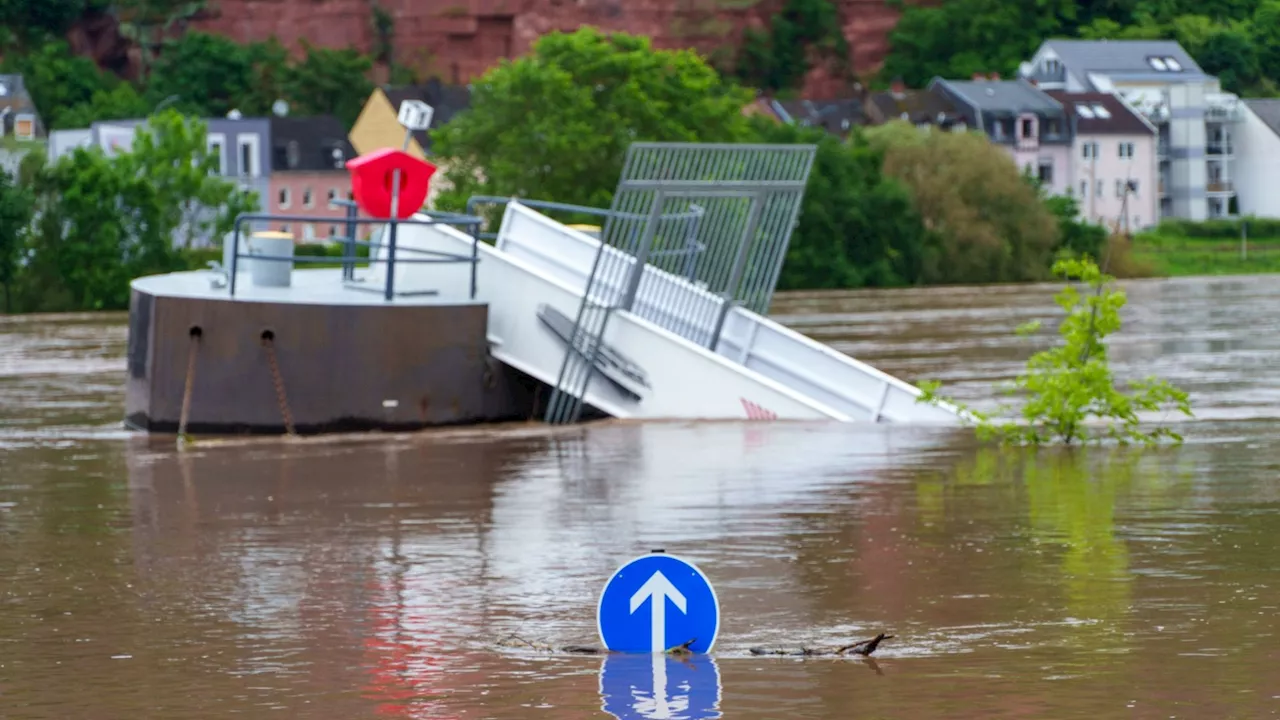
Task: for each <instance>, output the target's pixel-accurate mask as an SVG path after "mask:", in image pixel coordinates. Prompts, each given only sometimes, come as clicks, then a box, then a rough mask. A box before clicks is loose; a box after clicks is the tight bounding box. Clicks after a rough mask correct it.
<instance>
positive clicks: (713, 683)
mask: <svg viewBox="0 0 1280 720" xmlns="http://www.w3.org/2000/svg"><path fill="white" fill-rule="evenodd" d="M720 693H721V687H720V668H719V667H718V666H717V665H716V661H715V658H713V657H711V656H710V655H693V656H691V657H688V658H675V657H672V656H670V655H664V654H660V653H659V654H652V655H633V654H611V655H608V656H606V657H605V660H604V663H603V664H602V665H601V666H600V701H601V705H600V707H601V709H602V710H604V711H605V712H606V713H609V715H611V716H613V717H615V718H618V720H641V719H643V720H708V719H710V718H719V717H720Z"/></svg>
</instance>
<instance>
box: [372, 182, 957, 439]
mask: <svg viewBox="0 0 1280 720" xmlns="http://www.w3.org/2000/svg"><path fill="white" fill-rule="evenodd" d="M472 243H473V239H472V238H471V236H469V235H466V234H464V233H462V232H459V231H458V230H456V229H454V228H452V227H450V226H448V225H443V224H441V225H434V226H426V225H413V226H402V227H401V228H400V235H399V239H398V241H397V246H398V247H401V248H418V249H423V250H436V251H441V252H452V253H462V252H470V251H471V247H472ZM479 249H480V262H479V265H478V267H477V269H476V272H477V278H476V280H477V297H476V299H477V300H481V301H483V302H486V303H488V306H489V338H490V343H491V352H492V354H493V355H494V356H495V357H496V358H497V359H498V360H500V361H502V362H504V363H506V364H508V365H511V366H512V367H515V368H516V369H518V370H521V371H522V372H525V373H527V374H529V375H531V376H532V377H534V378H536V379H538V380H540V381H542V382H544V383H547V384H548V385H552V386H555V385H556V383H557V382H558V381H559V379H560V373H561V371H562V365H563V361H564V357H565V354H566V352H567V351H568V349H569V341H570V338H571V337H573V329H574V318H575V317H576V315H577V313H578V311H579V309H580V307H581V306H582V303H583V299H584V295H585V294H586V292H587V290H588V288H589V286H590V283H589V279H590V278H591V275H592V270H593V266H595V265H596V258H597V254H598V253H600V252H601V242H600V241H599V240H597V239H595V238H592V237H590V236H588V235H586V234H584V233H582V232H579V231H577V230H574V229H572V228H570V227H568V226H566V225H563V224H561V223H559V222H556V221H555V220H553V219H551V218H549V217H547V216H546V215H543V214H542V213H539V212H537V211H536V210H533V209H532V208H530V207H528V206H525V205H522V204H521V203H519V202H518V201H512V202H510V203H509V204H508V205H507V208H506V211H505V214H504V216H503V220H502V225H501V228H500V231H499V233H498V237H497V239H496V242H495V245H494V246H492V247H491V246H488V245H483V244H482V245H481V246H480V248H479ZM603 252H604V254H605V255H606V256H607V257H608V259H609V260H612V261H616V262H618V263H623V264H626V263H630V264H634V263H635V262H636V258H634V257H632V256H630V255H627V254H626V253H624V252H622V251H621V250H618V249H616V248H613V247H609V246H605V247H604V248H603ZM386 253H387V248H386V246H385V245H380V246H379V247H378V248H377V249H376V250H375V253H374V255H375V258H385V256H386ZM385 267H386V266H385V265H384V264H381V263H379V264H375V265H374V266H373V267H371V268H370V269H369V270H367V271H366V272H368V273H372V274H383V273H385V272H386V270H385V269H384V268H385ZM395 273H396V278H395V285H396V287H398V288H402V289H404V290H410V289H421V290H438V291H439V292H440V294H441V296H446V297H447V296H449V295H452V294H454V293H455V292H456V293H458V294H459V295H461V293H462V292H463V290H462V289H463V288H465V287H467V284H468V283H469V281H470V275H469V273H470V268H468V267H462V266H458V265H453V266H450V265H405V264H398V265H397V266H396V267H395ZM595 282H596V286H595V290H599V289H600V288H601V287H602V286H601V285H600V283H601V279H600V277H599V276H597V277H596V280H595ZM604 289H605V290H608V289H609V288H607V287H606V288H604ZM615 289H619V288H615ZM595 290H593V292H594V291H595ZM673 299H675V300H676V302H674V303H673V302H672V300H673ZM723 307H724V299H723V298H722V297H720V296H717V295H714V294H712V293H709V292H707V291H706V290H704V289H702V288H699V287H697V286H696V285H695V284H693V283H691V282H689V281H688V280H686V279H683V278H681V277H678V276H676V275H673V274H671V273H668V272H665V271H663V270H661V269H659V268H657V267H654V266H652V265H646V266H645V268H644V270H643V273H642V275H641V278H640V282H639V287H638V291H637V293H636V296H635V302H634V303H633V304H632V305H631V309H630V310H621V309H619V310H615V311H613V314H612V316H611V320H610V322H609V324H608V326H607V328H606V330H605V332H604V334H603V337H602V338H599V340H598V341H599V345H600V351H599V352H598V353H595V355H596V360H597V361H596V362H595V364H594V370H593V372H594V374H593V377H592V379H591V382H590V383H589V384H588V386H587V389H586V393H585V397H584V398H583V401H584V402H585V403H587V404H588V405H591V406H594V407H596V408H598V409H600V410H601V411H603V412H605V413H607V414H609V415H612V416H614V417H621V418H696V419H733V418H751V419H821V418H826V419H834V420H840V421H845V422H856V421H871V422H904V423H905V422H926V423H946V424H950V423H955V422H957V421H958V415H957V414H956V413H955V412H953V411H951V410H950V409H947V408H939V407H935V406H931V405H925V404H920V403H917V402H916V398H917V397H918V396H919V394H920V391H919V390H918V389H917V388H914V387H912V386H911V385H909V384H907V383H905V382H903V381H901V380H899V379H897V378H894V377H892V376H890V375H888V374H886V373H883V372H881V371H879V370H877V369H875V368H874V367H871V366H869V365H867V364H865V363H861V362H859V361H857V360H855V359H853V358H851V357H849V356H847V355H844V354H842V353H840V352H837V351H835V350H832V349H831V348H829V347H827V346H825V345H823V344H821V343H818V342H816V341H814V340H812V339H810V338H808V337H805V336H804V335H801V334H800V333H797V332H794V331H792V330H790V329H788V328H785V327H783V326H781V325H779V324H778V323H775V322H773V321H771V320H769V319H768V318H766V317H763V316H761V315H759V314H756V313H754V312H751V311H749V310H746V309H744V308H742V307H739V306H733V307H730V309H729V311H728V313H727V315H725V316H724V320H723V326H722V327H721V329H720V332H719V333H718V341H717V342H715V347H714V349H710V348H708V347H706V343H705V342H702V341H703V340H704V339H705V338H711V337H715V335H713V333H714V331H715V325H716V324H718V323H719V322H720V310H721V309H722V308H723ZM592 341H594V339H592Z"/></svg>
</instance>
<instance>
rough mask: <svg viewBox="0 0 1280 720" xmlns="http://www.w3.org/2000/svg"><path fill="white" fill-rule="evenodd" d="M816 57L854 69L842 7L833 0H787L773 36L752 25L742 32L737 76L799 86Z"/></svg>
mask: <svg viewBox="0 0 1280 720" xmlns="http://www.w3.org/2000/svg"><path fill="white" fill-rule="evenodd" d="M815 61H817V62H826V63H829V64H830V65H831V66H832V67H833V68H834V69H835V70H836V71H837V72H839V73H842V74H844V73H848V71H849V42H848V40H847V39H846V38H845V36H844V23H843V22H842V20H841V18H840V11H839V9H838V8H837V7H836V4H835V3H833V2H831V0H787V2H786V4H784V5H783V6H782V10H781V11H780V12H779V13H778V14H776V15H774V16H773V17H772V19H771V20H770V24H769V32H768V35H765V34H764V33H761V32H760V31H758V30H754V29H749V30H748V31H747V32H746V33H744V36H743V46H742V49H741V50H740V56H739V64H738V76H739V77H740V78H741V79H742V81H743V82H745V83H747V84H748V85H751V86H753V87H758V88H761V89H764V90H771V91H778V90H794V89H797V88H799V87H800V86H801V85H802V84H803V83H804V77H805V75H806V74H807V73H808V72H809V70H810V69H811V68H812V67H813V65H814V63H815Z"/></svg>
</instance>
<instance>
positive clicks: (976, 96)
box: [941, 80, 1063, 113]
mask: <svg viewBox="0 0 1280 720" xmlns="http://www.w3.org/2000/svg"><path fill="white" fill-rule="evenodd" d="M941 82H942V83H945V84H946V86H947V87H948V88H950V89H951V91H952V92H954V93H955V94H956V95H959V96H960V97H961V98H963V99H965V100H967V101H969V102H970V103H972V104H973V105H975V106H977V108H978V109H979V110H981V111H983V112H993V111H994V112H1015V113H1016V112H1027V111H1031V112H1037V111H1038V112H1049V113H1061V112H1063V108H1062V105H1061V104H1060V103H1059V102H1058V101H1057V100H1054V99H1053V98H1051V97H1049V96H1048V95H1046V94H1044V92H1043V91H1042V90H1039V89H1038V88H1036V86H1034V85H1032V84H1031V83H1029V82H1027V81H1026V80H941Z"/></svg>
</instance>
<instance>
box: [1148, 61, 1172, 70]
mask: <svg viewBox="0 0 1280 720" xmlns="http://www.w3.org/2000/svg"><path fill="white" fill-rule="evenodd" d="M1147 64H1148V65H1150V66H1151V67H1152V68H1153V69H1155V70H1156V71H1157V72H1167V71H1168V70H1169V66H1168V65H1166V64H1165V62H1164V59H1163V58H1158V57H1149V58H1147Z"/></svg>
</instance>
